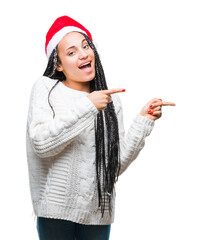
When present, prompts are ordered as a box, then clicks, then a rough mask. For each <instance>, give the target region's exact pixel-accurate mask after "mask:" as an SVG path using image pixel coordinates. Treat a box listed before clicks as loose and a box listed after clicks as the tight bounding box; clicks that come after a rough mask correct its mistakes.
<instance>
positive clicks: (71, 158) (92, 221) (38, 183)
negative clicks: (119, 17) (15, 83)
mask: <svg viewBox="0 0 201 240" xmlns="http://www.w3.org/2000/svg"><path fill="white" fill-rule="evenodd" d="M45 49H46V54H47V57H48V65H47V68H46V70H45V73H44V75H43V76H42V77H40V78H39V79H38V80H37V81H36V82H35V84H34V86H33V88H32V92H31V97H30V106H29V112H28V120H27V159H28V167H29V181H30V189H31V197H32V203H33V208H34V212H35V214H36V216H37V230H38V235H39V238H40V239H41V240H47V239H48V240H53V239H54V240H55V239H57V240H59V239H61V240H63V239H66V240H73V239H79V240H82V239H83V240H92V239H93V240H107V239H109V235H110V228H111V223H113V221H114V212H115V196H116V193H115V183H116V182H117V180H118V176H120V175H121V174H122V173H123V172H124V171H125V170H126V169H127V168H128V166H129V165H130V164H131V163H132V162H133V161H134V160H135V159H136V157H137V156H138V154H139V152H140V151H141V149H142V148H143V147H144V144H145V137H146V136H148V135H149V134H150V133H151V131H152V128H153V126H154V122H155V120H156V119H158V118H160V117H161V107H162V106H165V105H170V106H174V105H175V104H174V103H168V102H162V100H161V99H156V98H154V99H152V100H151V101H149V102H148V103H147V104H146V105H145V106H144V107H143V108H142V110H141V112H140V113H139V114H137V116H136V117H135V118H134V120H133V122H132V124H131V126H130V128H129V130H128V133H127V134H126V135H125V131H124V124H123V115H122V106H121V101H120V97H119V95H118V93H120V92H123V91H125V89H121V88H115V89H108V87H107V84H106V80H105V76H104V72H103V68H102V65H101V62H100V59H99V56H98V53H97V51H96V48H95V46H94V44H93V39H92V36H91V34H90V32H89V31H88V30H87V29H86V28H85V27H84V26H82V25H81V24H80V23H78V22H77V21H75V20H73V19H72V18H69V17H67V16H62V17H59V18H58V19H56V21H55V22H54V23H53V25H52V26H51V27H50V29H49V31H48V33H47V36H46V46H45Z"/></svg>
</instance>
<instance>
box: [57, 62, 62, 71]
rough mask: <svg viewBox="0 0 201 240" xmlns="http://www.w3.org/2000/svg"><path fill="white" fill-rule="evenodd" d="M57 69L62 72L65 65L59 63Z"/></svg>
mask: <svg viewBox="0 0 201 240" xmlns="http://www.w3.org/2000/svg"><path fill="white" fill-rule="evenodd" d="M56 70H57V71H58V72H62V71H63V67H62V66H61V64H59V63H57V68H56Z"/></svg>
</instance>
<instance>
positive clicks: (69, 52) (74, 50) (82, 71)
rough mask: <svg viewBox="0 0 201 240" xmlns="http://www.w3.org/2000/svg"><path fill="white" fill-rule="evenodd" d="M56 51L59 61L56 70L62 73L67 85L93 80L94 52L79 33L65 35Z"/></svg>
mask: <svg viewBox="0 0 201 240" xmlns="http://www.w3.org/2000/svg"><path fill="white" fill-rule="evenodd" d="M57 50H58V56H59V58H60V60H61V63H59V64H58V66H57V70H58V71H62V72H63V73H64V75H65V77H66V79H67V81H68V82H69V83H70V82H71V83H72V82H76V83H86V82H89V81H91V80H93V79H94V77H95V56H94V52H93V50H92V49H91V48H90V46H89V44H88V42H87V40H86V39H85V37H84V36H83V35H82V34H81V33H78V32H70V33H68V34H66V35H65V36H64V37H63V39H62V40H61V41H60V42H59V44H58V47H57Z"/></svg>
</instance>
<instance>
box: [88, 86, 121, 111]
mask: <svg viewBox="0 0 201 240" xmlns="http://www.w3.org/2000/svg"><path fill="white" fill-rule="evenodd" d="M118 92H125V89H123V88H113V89H108V90H99V91H93V92H91V93H90V94H89V95H87V97H88V98H89V99H90V100H91V101H92V103H93V104H94V105H95V107H96V108H97V109H98V110H104V109H105V108H106V107H107V104H108V103H110V102H111V101H112V98H111V97H110V96H109V95H111V94H113V93H118Z"/></svg>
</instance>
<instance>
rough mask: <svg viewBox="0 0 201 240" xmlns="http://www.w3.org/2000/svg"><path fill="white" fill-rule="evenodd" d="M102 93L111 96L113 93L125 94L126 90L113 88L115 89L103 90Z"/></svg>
mask: <svg viewBox="0 0 201 240" xmlns="http://www.w3.org/2000/svg"><path fill="white" fill-rule="evenodd" d="M101 92H103V93H105V94H107V95H110V94H113V93H118V92H125V89H124V88H113V89H107V90H101Z"/></svg>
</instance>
